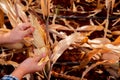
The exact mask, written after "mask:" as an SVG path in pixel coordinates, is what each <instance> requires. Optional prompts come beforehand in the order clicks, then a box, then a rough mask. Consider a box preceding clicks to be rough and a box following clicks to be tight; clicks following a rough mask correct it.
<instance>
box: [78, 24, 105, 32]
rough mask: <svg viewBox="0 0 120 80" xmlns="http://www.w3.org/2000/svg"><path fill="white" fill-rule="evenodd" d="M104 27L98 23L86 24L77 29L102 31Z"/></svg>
mask: <svg viewBox="0 0 120 80" xmlns="http://www.w3.org/2000/svg"><path fill="white" fill-rule="evenodd" d="M103 29H104V27H103V26H97V25H85V26H81V27H79V28H77V29H76V30H77V31H95V30H97V31H101V30H103Z"/></svg>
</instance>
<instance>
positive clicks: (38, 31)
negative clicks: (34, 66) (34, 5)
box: [30, 14, 49, 65]
mask: <svg viewBox="0 0 120 80" xmlns="http://www.w3.org/2000/svg"><path fill="white" fill-rule="evenodd" d="M30 21H31V24H32V26H33V27H34V28H35V31H34V33H33V38H34V41H33V44H34V46H35V48H36V50H35V53H37V54H38V55H40V54H46V57H45V58H42V60H41V61H40V62H39V63H38V65H41V64H42V63H43V62H47V61H48V60H49V51H48V50H49V45H48V41H47V35H46V32H45V26H44V25H41V24H40V22H38V20H37V17H35V16H34V15H32V14H31V15H30Z"/></svg>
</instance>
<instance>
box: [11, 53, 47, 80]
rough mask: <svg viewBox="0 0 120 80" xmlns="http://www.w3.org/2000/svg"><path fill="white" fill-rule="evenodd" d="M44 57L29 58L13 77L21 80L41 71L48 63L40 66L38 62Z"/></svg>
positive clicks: (14, 72)
mask: <svg viewBox="0 0 120 80" xmlns="http://www.w3.org/2000/svg"><path fill="white" fill-rule="evenodd" d="M43 57H44V56H40V55H39V56H34V57H30V58H27V59H26V60H24V61H23V62H22V63H21V64H20V65H19V66H18V68H17V69H16V70H15V71H13V73H12V74H11V75H12V76H15V77H17V78H18V79H19V80H21V78H22V77H23V76H24V75H26V74H28V73H33V72H37V71H41V70H42V69H43V68H44V66H45V64H46V63H43V64H41V65H38V62H39V61H40V59H41V58H43Z"/></svg>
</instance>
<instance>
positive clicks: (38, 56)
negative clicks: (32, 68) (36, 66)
mask: <svg viewBox="0 0 120 80" xmlns="http://www.w3.org/2000/svg"><path fill="white" fill-rule="evenodd" d="M45 56H46V55H45V54H44V53H43V54H41V55H35V57H36V58H35V61H37V62H39V61H40V60H41V58H44V57H45Z"/></svg>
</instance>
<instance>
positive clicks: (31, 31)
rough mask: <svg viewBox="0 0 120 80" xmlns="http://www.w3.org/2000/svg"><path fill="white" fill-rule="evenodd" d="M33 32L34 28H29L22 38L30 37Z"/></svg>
mask: <svg viewBox="0 0 120 80" xmlns="http://www.w3.org/2000/svg"><path fill="white" fill-rule="evenodd" d="M33 31H34V28H33V27H31V28H28V29H26V30H25V31H24V36H28V35H31V34H32V33H33Z"/></svg>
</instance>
